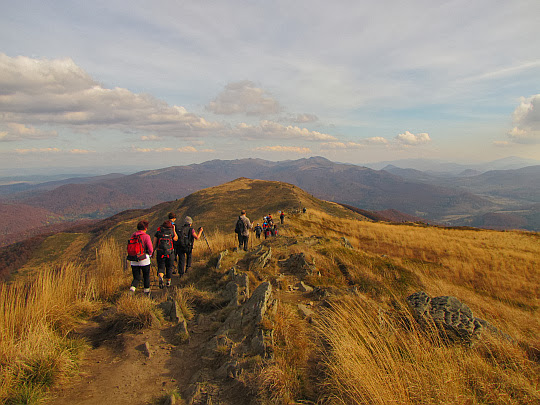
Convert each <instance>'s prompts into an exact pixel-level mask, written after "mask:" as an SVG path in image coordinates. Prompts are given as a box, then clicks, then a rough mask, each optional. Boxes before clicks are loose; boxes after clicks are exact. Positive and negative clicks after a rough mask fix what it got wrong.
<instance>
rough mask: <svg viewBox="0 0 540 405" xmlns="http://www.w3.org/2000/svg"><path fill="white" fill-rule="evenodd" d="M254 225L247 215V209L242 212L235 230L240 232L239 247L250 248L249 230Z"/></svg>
mask: <svg viewBox="0 0 540 405" xmlns="http://www.w3.org/2000/svg"><path fill="white" fill-rule="evenodd" d="M252 227H253V225H251V222H250V221H249V218H248V217H246V210H242V211H241V212H240V216H239V217H238V220H237V221H236V228H235V229H234V232H236V233H237V234H238V248H239V249H244V250H245V251H247V250H248V241H249V230H250V229H251V228H252Z"/></svg>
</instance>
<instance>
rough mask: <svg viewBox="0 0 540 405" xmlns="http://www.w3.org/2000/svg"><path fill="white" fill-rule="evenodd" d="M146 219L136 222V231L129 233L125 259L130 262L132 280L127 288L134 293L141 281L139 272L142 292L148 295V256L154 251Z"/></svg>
mask: <svg viewBox="0 0 540 405" xmlns="http://www.w3.org/2000/svg"><path fill="white" fill-rule="evenodd" d="M148 224H149V223H148V221H146V220H142V221H140V222H139V223H138V224H137V232H134V233H133V235H131V239H130V240H129V242H128V256H127V260H129V261H130V262H131V271H132V273H133V281H132V282H131V287H130V288H129V290H130V291H131V292H132V293H135V290H136V289H137V287H138V286H139V283H140V281H141V273H142V277H143V281H144V293H145V294H146V295H148V296H150V256H152V254H153V253H154V247H153V246H152V240H151V239H150V235H148V234H147V233H146V231H147V230H148Z"/></svg>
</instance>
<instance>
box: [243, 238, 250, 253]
mask: <svg viewBox="0 0 540 405" xmlns="http://www.w3.org/2000/svg"><path fill="white" fill-rule="evenodd" d="M248 242H249V236H244V250H245V251H247V250H248Z"/></svg>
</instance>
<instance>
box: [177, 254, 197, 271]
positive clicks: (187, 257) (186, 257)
mask: <svg viewBox="0 0 540 405" xmlns="http://www.w3.org/2000/svg"><path fill="white" fill-rule="evenodd" d="M177 252H178V274H179V275H180V276H181V275H182V274H184V273H185V272H187V271H188V269H190V268H191V253H192V252H193V250H192V249H189V250H186V249H178V251H177Z"/></svg>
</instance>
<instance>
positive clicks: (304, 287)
mask: <svg viewBox="0 0 540 405" xmlns="http://www.w3.org/2000/svg"><path fill="white" fill-rule="evenodd" d="M296 286H297V287H298V289H299V290H300V291H302V292H307V293H310V292H312V291H313V287H310V286H309V285H307V284H306V283H304V282H303V281H300V282H299V283H298V284H296Z"/></svg>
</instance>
